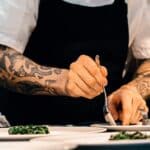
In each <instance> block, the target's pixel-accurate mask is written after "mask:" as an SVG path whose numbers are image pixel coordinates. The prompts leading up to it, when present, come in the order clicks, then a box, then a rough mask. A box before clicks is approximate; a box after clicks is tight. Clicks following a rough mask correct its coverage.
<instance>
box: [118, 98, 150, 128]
mask: <svg viewBox="0 0 150 150" xmlns="http://www.w3.org/2000/svg"><path fill="white" fill-rule="evenodd" d="M131 97H132V96H130V99H128V102H125V99H124V100H123V101H122V103H123V104H122V105H123V111H122V116H121V117H122V118H120V119H121V120H122V122H123V125H129V124H137V123H138V122H139V121H140V120H141V119H142V114H141V111H140V108H143V111H145V112H148V108H147V106H146V103H145V101H144V100H143V98H142V97H141V96H139V95H138V96H135V97H132V99H131ZM126 98H127V97H126ZM127 107H128V108H127Z"/></svg>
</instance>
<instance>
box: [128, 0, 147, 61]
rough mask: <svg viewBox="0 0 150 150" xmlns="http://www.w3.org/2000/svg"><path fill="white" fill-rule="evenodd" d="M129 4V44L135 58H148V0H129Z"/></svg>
mask: <svg viewBox="0 0 150 150" xmlns="http://www.w3.org/2000/svg"><path fill="white" fill-rule="evenodd" d="M130 1H131V4H130ZM129 4H130V6H129V32H130V42H129V46H130V47H131V49H132V52H133V55H134V57H135V58H137V59H147V58H150V0H137V1H134V0H129Z"/></svg>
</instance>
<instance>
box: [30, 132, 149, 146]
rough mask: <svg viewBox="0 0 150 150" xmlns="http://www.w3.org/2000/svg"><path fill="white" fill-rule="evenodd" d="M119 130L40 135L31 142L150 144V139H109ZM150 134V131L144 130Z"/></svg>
mask: <svg viewBox="0 0 150 150" xmlns="http://www.w3.org/2000/svg"><path fill="white" fill-rule="evenodd" d="M117 133H118V132H105V133H93V134H82V135H72V136H62V137H60V136H59V137H58V136H57V137H50V136H49V137H40V138H35V139H32V141H31V142H33V141H34V142H35V141H36V142H38V141H40V142H58V143H59V142H62V143H65V144H66V145H67V144H68V145H69V144H70V145H76V146H78V145H118V146H120V145H131V144H146V143H148V144H150V139H142V140H139V139H138V140H119V141H118V140H114V141H112V140H109V138H110V136H111V135H114V134H117ZM143 133H145V134H148V135H150V132H143Z"/></svg>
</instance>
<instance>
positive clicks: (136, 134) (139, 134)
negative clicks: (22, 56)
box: [109, 131, 150, 140]
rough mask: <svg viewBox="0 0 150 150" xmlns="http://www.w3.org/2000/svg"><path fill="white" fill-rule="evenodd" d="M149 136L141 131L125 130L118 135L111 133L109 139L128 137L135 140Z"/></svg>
mask: <svg viewBox="0 0 150 150" xmlns="http://www.w3.org/2000/svg"><path fill="white" fill-rule="evenodd" d="M148 138H150V136H149V135H146V134H144V133H142V132H139V131H137V132H133V133H128V132H125V131H123V132H120V133H118V134H116V135H111V136H110V139H109V140H126V139H129V140H130V139H131V140H134V139H148Z"/></svg>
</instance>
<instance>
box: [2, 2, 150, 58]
mask: <svg viewBox="0 0 150 150" xmlns="http://www.w3.org/2000/svg"><path fill="white" fill-rule="evenodd" d="M64 1H67V2H71V1H72V3H73V1H74V2H75V1H76V2H77V1H78V2H79V1H80V2H79V3H78V5H84V6H92V7H94V6H102V5H110V4H111V3H112V2H113V0H64ZM91 2H93V4H92V3H91ZM104 2H105V3H104ZM127 3H128V21H129V47H130V48H131V49H132V51H133V54H134V56H135V57H136V58H138V59H144V58H150V0H127ZM76 4H77V3H76ZM96 4H97V5H96ZM38 7H39V0H0V44H5V45H7V46H9V47H11V48H14V49H16V50H17V51H18V52H20V53H23V52H24V49H25V46H26V44H27V42H28V39H29V37H30V35H31V33H32V31H33V29H34V27H35V26H36V22H37V17H38Z"/></svg>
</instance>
